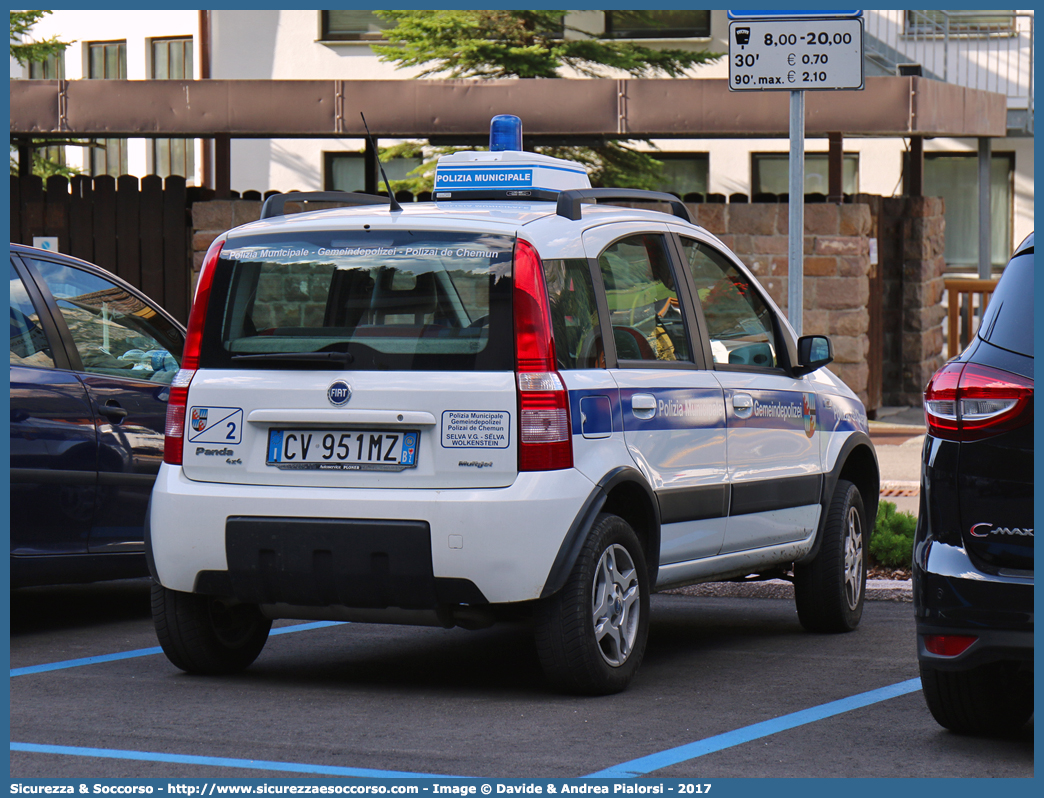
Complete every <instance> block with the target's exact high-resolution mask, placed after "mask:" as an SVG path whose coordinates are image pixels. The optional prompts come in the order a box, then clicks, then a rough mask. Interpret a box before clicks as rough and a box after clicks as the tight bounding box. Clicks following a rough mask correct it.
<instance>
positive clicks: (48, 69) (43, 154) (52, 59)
mask: <svg viewBox="0 0 1044 798" xmlns="http://www.w3.org/2000/svg"><path fill="white" fill-rule="evenodd" d="M29 79H30V80H65V53H52V54H51V55H49V56H47V60H46V61H32V62H30V64H29ZM37 152H38V153H39V157H40V158H43V159H44V160H45V161H49V162H50V163H51V164H53V165H54V166H58V167H64V166H65V147H41V148H40V149H38V150H37Z"/></svg>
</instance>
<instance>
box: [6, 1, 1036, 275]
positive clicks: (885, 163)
mask: <svg viewBox="0 0 1044 798" xmlns="http://www.w3.org/2000/svg"><path fill="white" fill-rule="evenodd" d="M864 13H865V29H866V39H865V45H866V46H865V49H866V54H867V58H866V74H867V75H868V76H870V75H883V74H897V72H898V71H900V70H903V69H905V70H916V72H914V74H917V73H919V74H922V75H924V76H926V77H933V78H937V79H940V80H947V81H949V82H954V83H959V84H961V85H966V86H970V87H972V88H982V89H987V90H990V91H996V92H1000V93H1003V94H1005V95H1006V97H1007V98H1008V107H1009V135H1008V136H1007V137H1006V138H1003V139H996V140H993V141H992V153H991V219H992V226H993V240H992V253H991V254H992V257H991V259H992V261H993V263H994V264H995V265H1001V264H1003V263H1004V262H1005V261H1006V259H1007V256H1008V254H1009V252H1010V250H1011V248H1012V247H1013V246H1014V245H1015V244H1017V243H1018V242H1019V241H1020V240H1021V239H1022V238H1023V237H1024V236H1025V235H1026V234H1028V233H1029V232H1030V231H1031V230H1032V229H1033V174H1034V167H1033V126H1032V120H1033V117H1032V85H1031V83H1030V79H1031V78H1030V76H1031V75H1032V60H1031V52H1032V51H1031V49H1030V46H1031V45H1030V42H1031V40H1032V23H1033V14H1032V12H1013V11H1008V12H990V13H988V14H987V13H986V12H938V11H866V12H864ZM204 15H206V16H204ZM653 17H654V18H653V19H652V20H651V21H650V20H648V19H640V18H636V17H634V15H633V14H630V13H629V12H626V11H578V12H570V13H568V14H567V15H566V17H565V19H564V34H563V35H565V36H575V37H583V36H585V35H590V36H611V37H613V38H615V39H620V40H634V41H637V42H639V43H641V44H643V45H646V46H650V47H670V48H675V49H699V50H709V51H711V52H716V53H722V54H723V56H722V58H720V59H718V60H717V61H715V62H714V63H712V64H709V65H706V66H702V67H699V68H697V69H694V70H692V72H691V77H692V78H693V79H700V78H727V77H728V64H727V60H726V58H725V56H724V54H726V53H727V52H728V39H727V37H728V19H727V16H726V14H725V12H724V11H699V10H695V11H662V12H654V15H653ZM386 25H387V23H385V22H384V21H382V20H380V19H379V18H377V17H376V16H375V15H373V14H372V12H368V11H357V10H353V11H307V10H283V11H279V10H262V11H248V10H216V11H210V12H197V11H124V12H109V13H104V12H98V11H76V10H62V11H54V12H53V13H52V14H51V15H49V16H47V17H45V18H44V19H43V20H41V21H40V22H39V23H38V24H37V26H36V27H35V28H34V31H33V33H34V35H35V36H36V37H39V38H45V37H48V36H51V35H57V36H59V37H60V38H62V39H63V40H66V41H73V44H72V45H71V46H70V47H69V48H68V49H67V50H66V52H65V54H64V56H63V57H62V58H61V59H58V60H57V61H56V62H53V63H51V64H45V65H33V66H32V67H31V68H30V69H27V70H23V69H21V68H20V67H17V65H15V64H14V63H12V76H13V77H24V78H38V77H39V78H62V79H66V80H79V79H88V80H89V79H94V78H123V79H130V80H152V79H164V78H181V79H201V78H205V77H210V78H216V79H252V80H257V79H278V80H292V79H316V78H321V79H342V80H376V79H381V80H397V79H402V80H409V79H410V78H413V77H415V76H416V75H417V74H418V72H419V71H420V70H419V69H409V68H406V69H397V68H396V66H395V64H393V63H387V62H383V61H381V60H380V59H378V57H377V56H376V55H375V54H374V53H373V51H372V49H371V44H372V43H374V42H375V41H381V40H382V38H383V34H382V28H384V27H386ZM563 76H564V77H578V76H576V75H568V74H565V75H563ZM606 76H607V77H623V75H622V74H621V75H614V74H612V73H607V75H606ZM682 79H686V78H682ZM389 101H390V102H393V101H394V98H389ZM273 112H274V113H278V110H277V109H274V111H273ZM381 143H382V144H390V143H392V142H390V141H386V140H382V142H381ZM652 145H653V146H654V147H655V148H656V153H655V154H656V156H657V157H658V158H660V159H661V160H662V161H663V162H664V165H665V170H664V174H665V180H664V185H663V186H662V188H663V189H664V190H668V191H673V192H675V193H677V194H679V195H680V196H685V195H686V194H691V193H701V194H708V193H715V194H723V195H726V196H729V195H732V194H746V195H748V196H749V195H754V194H759V193H783V192H786V191H787V179H788V178H787V170H788V162H787V153H788V150H789V142H788V140H787V139H786V138H765V139H754V138H749V139H748V138H745V139H700V138H697V137H694V138H691V139H664V140H654V141H653V142H652ZM203 148H204V143H203V142H201V141H198V140H195V141H193V140H184V139H157V140H145V139H129V140H128V139H122V140H121V139H108V140H106V139H102V140H98V141H96V142H95V143H94V146H92V147H90V148H71V147H67V148H65V152H64V159H65V162H66V164H67V165H69V166H71V167H74V168H77V169H80V170H82V171H84V172H85V173H90V174H103V173H109V174H113V175H118V174H123V173H129V174H135V175H145V174H150V173H153V174H160V175H162V176H165V175H169V174H181V175H184V176H185V177H186V178H187V179H188V181H189V183H190V184H194V185H200V184H202V183H203V182H204V172H203V170H204V168H205V164H206V161H207V158H206V157H205V154H204V150H203ZM363 148H364V142H363V141H362V140H361V139H351V138H346V139H330V138H327V139H234V140H233V141H232V151H231V156H232V174H231V179H232V188H233V189H234V190H236V191H246V190H259V191H267V190H271V189H275V190H280V191H287V190H318V189H346V190H361V189H362V187H363V183H364V180H365V174H364V160H363ZM908 149H909V141H908V140H904V139H896V138H855V137H850V138H845V140H844V159H843V191H844V192H845V193H846V194H854V193H868V194H879V195H883V196H893V195H896V194H901V193H903V191H904V185H903V183H904V162H905V157H906V153H907V151H908ZM978 150H979V142H978V141H977V140H975V139H942V138H940V139H932V140H927V141H925V142H924V152H925V167H924V192H925V194H927V195H936V196H943V197H944V198H945V199H946V218H947V239H946V259H947V262H948V264H949V266H950V268H951V269H952V270H955V271H959V270H962V269H970V270H974V268H975V266H974V264H975V263H976V262H977V259H978V244H977V240H978V239H977V235H978V234H977V226H978V205H977V192H976V191H975V190H974V186H975V185H976V184H977V175H978V171H977V158H976V155H977V153H978ZM826 153H827V140H826V139H817V138H808V139H806V182H805V190H806V192H819V193H823V194H826V193H827V191H826ZM415 165H416V162H412V161H406V160H403V161H400V162H395V161H392V162H390V163H388V164H386V166H387V168H388V172H389V177H391V178H392V179H395V178H396V177H400V176H403V175H405V173H406V172H407V171H409V169H411V168H412V167H413V166H415Z"/></svg>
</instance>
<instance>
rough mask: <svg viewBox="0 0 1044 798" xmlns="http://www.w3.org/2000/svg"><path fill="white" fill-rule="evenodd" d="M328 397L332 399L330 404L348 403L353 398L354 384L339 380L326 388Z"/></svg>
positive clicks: (338, 405)
mask: <svg viewBox="0 0 1044 798" xmlns="http://www.w3.org/2000/svg"><path fill="white" fill-rule="evenodd" d="M326 398H327V399H329V400H330V404H332V405H337V407H340V406H341V405H346V404H348V400H349V399H351V398H352V386H350V385H349V384H348V383H346V382H345V381H344V380H338V381H337V382H335V383H333V384H332V385H331V386H330V387H329V388H327V389H326Z"/></svg>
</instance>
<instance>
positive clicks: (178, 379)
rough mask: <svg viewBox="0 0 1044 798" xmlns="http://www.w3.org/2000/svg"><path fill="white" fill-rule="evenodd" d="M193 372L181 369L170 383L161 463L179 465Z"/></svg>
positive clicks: (183, 445)
mask: <svg viewBox="0 0 1044 798" xmlns="http://www.w3.org/2000/svg"><path fill="white" fill-rule="evenodd" d="M195 374H196V372H195V370H188V369H181V370H180V371H179V372H178V373H177V374H175V375H174V379H173V380H171V383H170V398H169V399H168V400H167V421H166V424H165V425H164V430H163V462H164V463H169V464H170V465H181V460H182V457H183V456H184V447H185V409H186V407H187V405H188V389H189V384H190V383H191V382H192V378H193V377H194V376H195Z"/></svg>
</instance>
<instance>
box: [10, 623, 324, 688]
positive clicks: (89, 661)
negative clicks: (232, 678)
mask: <svg viewBox="0 0 1044 798" xmlns="http://www.w3.org/2000/svg"><path fill="white" fill-rule="evenodd" d="M342 623H344V621H315V622H314V623H299V624H295V625H294V626H280V627H279V628H278V629H273V630H272V631H271V632H269V636H272V635H285V634H289V633H290V632H308V631H311V630H312V629H323V628H325V627H327V626H340V625H341V624H342ZM162 653H163V649H162V648H160V647H159V646H154V647H152V648H139V649H135V650H134V651H121V652H119V653H118V654H103V655H101V656H98V657H83V658H82V659H67V660H63V661H62V662H49V663H47V664H45V665H30V666H27V667H25V668H11V676H12V677H14V676H31V675H32V674H34V673H47V672H48V671H61V670H65V669H66V668H79V667H81V666H83V665H98V664H100V663H102V662H118V661H119V660H121V659H134V658H135V657H151V656H152V655H153V654H162Z"/></svg>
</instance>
